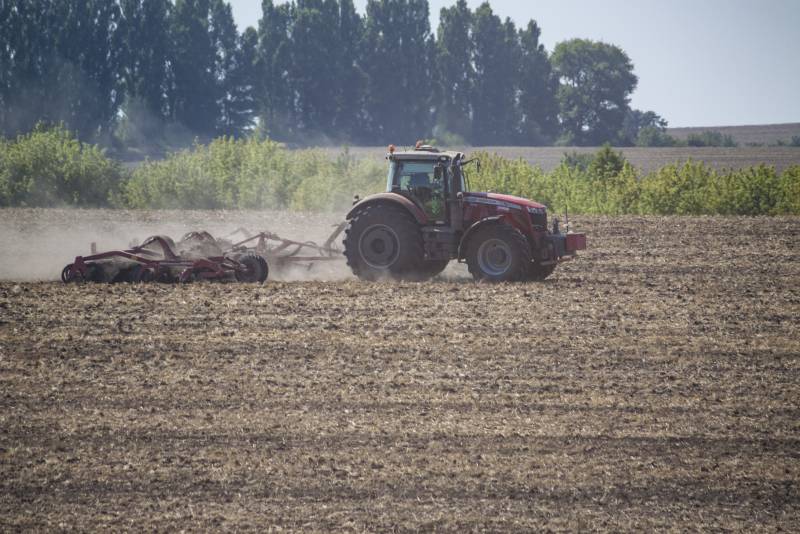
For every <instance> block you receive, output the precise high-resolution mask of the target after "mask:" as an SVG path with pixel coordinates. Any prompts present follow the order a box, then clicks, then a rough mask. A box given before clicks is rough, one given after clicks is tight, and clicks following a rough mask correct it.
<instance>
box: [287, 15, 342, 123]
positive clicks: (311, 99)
mask: <svg viewBox="0 0 800 534" xmlns="http://www.w3.org/2000/svg"><path fill="white" fill-rule="evenodd" d="M291 40H292V63H291V68H290V71H289V76H290V84H291V87H292V89H293V90H294V93H295V96H296V99H297V101H296V102H297V118H298V121H299V125H298V126H299V130H300V132H301V133H302V135H303V137H305V138H307V137H308V136H310V135H311V136H314V135H319V134H321V133H330V132H332V131H333V123H334V119H335V116H336V95H337V94H338V92H339V91H338V86H339V72H338V70H337V67H338V64H337V59H338V54H339V50H340V41H339V5H338V2H337V1H336V0H297V4H296V6H295V12H294V23H293V24H292V33H291Z"/></svg>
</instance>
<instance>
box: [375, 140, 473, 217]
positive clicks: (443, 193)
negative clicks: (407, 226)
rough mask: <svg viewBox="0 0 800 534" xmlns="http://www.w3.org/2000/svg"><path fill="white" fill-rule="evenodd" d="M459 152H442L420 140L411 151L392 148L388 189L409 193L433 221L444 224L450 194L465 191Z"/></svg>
mask: <svg viewBox="0 0 800 534" xmlns="http://www.w3.org/2000/svg"><path fill="white" fill-rule="evenodd" d="M462 158H463V154H462V153H460V152H441V151H439V150H437V149H436V148H433V147H431V146H428V145H422V144H419V143H418V144H417V146H416V147H415V148H414V150H412V151H405V152H396V151H395V150H394V147H393V146H391V147H390V148H389V154H388V156H387V159H388V160H389V176H388V178H387V184H386V191H387V192H389V193H396V194H399V195H402V196H404V197H406V198H407V199H408V200H410V201H411V202H412V203H414V204H415V205H416V206H417V207H418V208H419V209H420V210H422V211H423V212H424V214H425V215H426V217H427V218H428V220H429V222H430V224H434V225H444V224H448V221H449V220H450V218H451V217H450V213H449V209H448V207H452V204H453V203H452V202H450V203H448V198H450V199H453V198H455V197H456V195H457V194H458V193H460V192H462V191H464V179H463V175H462V172H461V167H460V165H458V162H460V160H461V159H462Z"/></svg>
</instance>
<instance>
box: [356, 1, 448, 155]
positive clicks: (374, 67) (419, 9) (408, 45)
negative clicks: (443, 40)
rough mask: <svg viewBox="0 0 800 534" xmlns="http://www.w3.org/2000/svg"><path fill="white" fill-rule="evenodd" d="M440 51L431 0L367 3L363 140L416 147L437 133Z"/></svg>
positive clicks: (364, 51)
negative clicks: (434, 113)
mask: <svg viewBox="0 0 800 534" xmlns="http://www.w3.org/2000/svg"><path fill="white" fill-rule="evenodd" d="M434 50H435V48H434V41H433V37H432V36H431V34H430V22H429V20H428V2H427V0H368V1H367V18H366V28H365V36H364V47H363V56H362V66H363V70H364V73H365V75H366V83H367V86H366V98H365V104H364V108H365V111H366V113H367V117H366V127H365V131H364V134H363V137H362V139H364V140H369V142H373V143H374V142H378V143H389V142H395V143H406V144H413V143H414V141H415V140H417V139H420V138H423V137H425V136H426V135H427V134H428V133H429V132H430V131H431V123H432V120H431V104H432V102H431V94H432V73H433V67H432V60H433V54H434Z"/></svg>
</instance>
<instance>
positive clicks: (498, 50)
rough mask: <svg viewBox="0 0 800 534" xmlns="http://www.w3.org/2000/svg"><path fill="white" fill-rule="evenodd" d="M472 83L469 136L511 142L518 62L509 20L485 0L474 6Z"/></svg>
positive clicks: (482, 140) (478, 142)
mask: <svg viewBox="0 0 800 534" xmlns="http://www.w3.org/2000/svg"><path fill="white" fill-rule="evenodd" d="M472 35H473V40H474V43H475V55H474V63H475V84H474V87H473V92H472V95H473V96H472V109H473V116H472V136H471V141H472V143H473V144H476V145H504V144H512V143H513V142H514V138H515V137H516V133H515V131H516V128H517V121H516V117H517V113H516V98H515V97H516V86H517V72H518V69H519V64H520V47H519V41H518V35H517V31H516V28H515V27H514V24H513V22H511V20H510V19H506V22H505V23H503V22H502V21H501V20H500V17H498V16H497V15H495V14H494V13H493V12H492V8H491V6H490V5H489V3H488V2H484V3H483V4H481V5H480V6H479V7H478V9H477V10H475V15H474V22H473V29H472Z"/></svg>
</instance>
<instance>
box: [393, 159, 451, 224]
mask: <svg viewBox="0 0 800 534" xmlns="http://www.w3.org/2000/svg"><path fill="white" fill-rule="evenodd" d="M434 166H435V162H433V161H432V162H412V161H395V162H394V166H393V167H394V180H393V184H392V189H393V190H395V191H398V190H399V191H398V192H399V193H401V194H404V195H406V196H408V197H410V198H411V200H412V201H414V202H416V203H417V204H419V206H420V207H421V208H422V209H423V210H424V211H425V213H427V214H428V216H429V217H431V218H433V219H441V218H442V217H444V179H443V178H442V177H441V176H440V177H438V178H437V177H436V173H435V172H434Z"/></svg>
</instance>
